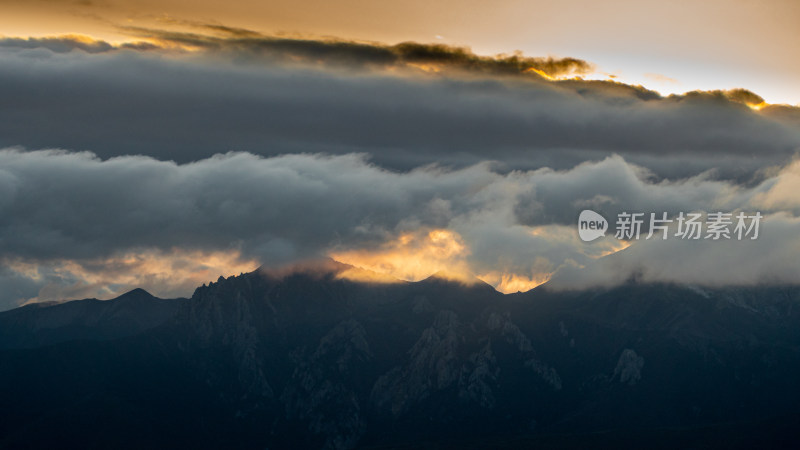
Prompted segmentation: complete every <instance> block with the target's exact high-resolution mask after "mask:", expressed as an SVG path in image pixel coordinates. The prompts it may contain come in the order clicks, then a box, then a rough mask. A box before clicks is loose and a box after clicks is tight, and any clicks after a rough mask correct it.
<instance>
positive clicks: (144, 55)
mask: <svg viewBox="0 0 800 450" xmlns="http://www.w3.org/2000/svg"><path fill="white" fill-rule="evenodd" d="M259 39H261V38H259ZM17 41H22V40H17ZM17 41H14V40H5V41H4V44H3V45H0V47H2V48H0V59H1V60H2V64H0V98H3V102H2V104H1V105H0V146H5V147H8V146H23V147H26V148H54V147H58V148H67V149H70V150H90V151H92V152H95V153H96V154H98V155H99V156H100V157H102V158H109V157H113V156H119V155H125V154H144V155H148V156H153V157H155V158H158V159H162V160H175V161H178V162H188V161H194V160H198V159H202V158H206V157H209V156H211V155H213V154H216V153H219V152H224V151H231V150H233V151H248V152H251V153H254V154H260V155H265V156H269V155H278V154H284V153H296V152H325V153H333V154H342V153H351V152H364V153H368V154H370V155H371V157H372V161H374V162H375V163H377V164H380V165H382V166H384V167H388V168H392V169H396V170H408V169H411V168H414V167H418V166H420V165H423V164H428V163H438V164H444V165H450V166H453V167H465V166H468V165H471V164H475V163H478V162H480V161H485V160H494V161H498V162H499V164H498V166H497V168H498V170H513V169H530V168H536V167H543V166H549V167H553V168H557V169H563V168H568V167H571V166H573V165H575V164H577V163H579V162H581V161H584V160H587V159H592V160H599V159H602V158H603V157H605V156H608V155H610V154H612V153H618V154H621V155H623V156H625V158H626V159H627V160H629V161H632V162H636V163H637V164H640V165H643V166H645V167H647V168H649V169H650V170H651V171H652V172H653V173H654V174H655V175H656V176H661V177H673V178H674V177H685V176H689V175H693V174H697V173H700V172H703V171H706V170H709V169H714V170H715V171H716V176H719V177H722V178H729V179H737V180H739V181H745V180H749V179H750V178H751V177H752V176H753V174H754V173H756V172H757V171H758V170H759V169H762V168H764V167H769V166H772V165H776V164H782V163H785V162H786V161H787V160H788V159H789V158H791V156H792V155H793V154H794V153H795V152H796V150H797V149H798V148H800V121H799V120H798V115H797V114H796V112H795V110H796V108H791V107H775V108H774V111H771V112H769V113H765V112H764V111H762V112H761V113H756V112H754V111H751V110H750V109H749V108H748V107H747V106H745V105H744V104H743V103H741V102H743V101H750V100H753V97H752V96H751V95H750V94H746V93H744V94H742V93H733V94H727V93H722V92H717V93H692V94H689V95H685V96H678V97H668V98H661V97H660V96H658V95H657V94H654V93H651V92H649V91H644V90H642V89H639V88H634V87H630V86H625V85H620V84H615V83H610V82H589V81H560V82H551V81H547V80H544V79H541V78H540V77H537V76H526V77H518V76H504V75H502V74H498V73H497V71H494V72H492V71H483V70H477V71H474V70H473V71H472V72H469V71H467V72H468V73H467V74H466V75H465V74H464V73H461V72H457V71H456V72H449V71H446V72H445V73H444V74H434V75H432V74H422V73H410V72H408V71H400V72H396V71H388V70H383V69H381V68H380V67H378V68H377V69H376V68H371V69H366V68H365V66H364V65H363V64H362V65H356V67H355V68H352V67H351V68H347V67H350V66H347V64H345V65H344V66H345V67H344V68H342V67H334V66H335V65H334V64H323V65H321V66H320V65H309V64H305V63H303V64H290V63H287V62H286V60H287V54H288V55H292V53H291V52H289V50H287V49H286V48H284V47H288V48H294V47H298V46H301V47H302V46H303V45H306V46H309V45H312V44H313V48H314V51H321V50H320V49H325V50H326V51H327V52H328V53H326V54H325V55H326V56H324V58H322V59H323V61H327V59H325V58H329V59H331V60H333V61H340V62H341V60H340V59H337V56H336V55H337V53H336V52H335V51H333V50H332V49H331V48H329V47H330V46H334V47H335V45H334V44H325V43H319V42H316V43H314V42H310V41H299V43H298V42H295V43H294V44H293V45H294V47H292V46H291V45H288V44H287V43H286V42H284V41H281V46H280V49H281V52H283V53H280V55H281V58H278V59H275V58H272V57H271V56H270V55H263V54H260V53H259V54H256V55H254V54H253V52H252V51H249V50H248V51H244V50H241V49H239V47H236V46H233V45H232V44H230V40H223V41H221V42H223V43H227V44H229V47H232V48H229V47H224V49H223V50H224V51H222V50H218V49H217V50H213V51H212V50H208V51H207V52H205V53H200V54H196V53H194V54H183V55H176V54H172V53H168V52H166V53H165V52H163V51H156V52H153V51H141V50H132V49H122V50H120V49H114V51H105V52H100V53H95V54H88V53H86V52H85V51H81V50H80V49H81V48H83V47H87V46H89V48H88V50H87V49H84V50H87V51H93V50H92V49H94V48H98V46H99V47H103V46H102V44H87V43H82V44H80V45H78V44H76V45H75V48H76V49H78V50H75V51H71V52H67V53H55V52H54V51H53V50H55V51H63V50H64V48H65V47H64V46H68V44H69V39H62V40H59V41H48V42H47V43H39V44H36V43H35V42H34V43H31V42H29V41H26V42H24V43H20V42H17ZM236 42H238V41H236ZM258 42H261V41H258ZM290 43H291V42H290ZM23 44H24V45H23ZM45 44H46V45H45ZM242 45H243V44H242ZM276 45H277V44H276ZM326 45H327V47H326ZM81 46H83V47H81ZM240 46H241V45H240ZM30 47H35V48H30ZM364 47H365V48H366V49H367V50H368V49H369V48H371V47H369V46H364ZM248 48H249V47H248ZM381 48H383V47H381ZM361 50H362V51H366V50H365V49H361ZM348 51H349V50H348ZM287 52H288V53H287ZM300 53H302V54H303V55H306V56H308V55H309V54H312V53H310V51H309V50H307V49H304V50H302V52H300ZM350 53H352V52H350ZM350 53H348V54H350ZM441 58H442V57H441V56H440V59H441ZM465 58H466V57H465ZM289 59H290V58H289ZM445 59H446V58H445ZM344 60H345V61H346V58H345V59H344ZM748 99H750V100H748ZM756 99H757V97H756Z"/></svg>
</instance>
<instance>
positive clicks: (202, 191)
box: [0, 0, 800, 310]
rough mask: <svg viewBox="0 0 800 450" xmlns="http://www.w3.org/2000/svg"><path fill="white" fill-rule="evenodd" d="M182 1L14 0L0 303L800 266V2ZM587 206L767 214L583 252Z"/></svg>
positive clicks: (6, 47) (500, 284)
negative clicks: (348, 279) (253, 287)
mask: <svg viewBox="0 0 800 450" xmlns="http://www.w3.org/2000/svg"><path fill="white" fill-rule="evenodd" d="M188 5H189V4H188V3H185V2H174V1H173V2H169V1H168V2H147V1H145V2H135V3H132V2H116V1H93V0H91V1H61V0H49V1H42V2H37V1H28V2H16V1H8V0H0V8H2V11H3V14H0V30H1V31H2V37H0V99H2V102H0V286H2V287H3V289H2V290H1V291H2V293H1V294H0V310H3V309H9V308H12V307H15V306H19V305H22V304H26V303H30V302H39V301H54V300H64V299H75V298H87V297H96V298H104V299H106V298H112V297H114V296H116V295H119V294H121V293H123V292H126V291H127V290H130V289H133V288H136V287H142V288H145V289H147V290H149V291H151V292H152V293H154V294H155V295H159V296H162V297H172V296H188V295H191V293H192V291H193V289H194V288H195V287H197V286H198V285H201V284H203V283H206V282H209V281H213V280H216V278H217V277H218V276H230V275H236V274H239V273H242V272H247V271H251V270H254V269H255V268H257V267H259V266H266V267H272V266H275V267H278V266H282V265H291V264H295V263H298V262H300V261H308V260H315V259H319V258H333V259H335V260H338V261H341V262H345V263H348V264H352V265H354V266H356V267H359V268H362V269H368V270H370V271H374V272H377V273H379V274H382V275H385V277H382V278H381V280H382V281H383V282H385V281H386V280H389V279H401V280H419V279H423V278H425V277H427V276H430V275H431V274H433V273H436V272H440V271H447V272H448V273H451V274H456V276H458V277H460V279H463V280H468V279H472V277H477V279H480V280H483V281H485V282H488V283H490V284H492V285H493V286H495V287H496V288H497V289H498V290H500V291H502V292H516V291H518V290H521V291H525V290H528V289H531V288H533V287H535V286H538V285H541V284H542V283H545V282H547V286H548V287H552V288H553V289H582V288H589V287H604V286H612V285H615V284H619V283H623V282H625V281H626V280H630V279H637V280H643V281H647V282H671V283H673V282H674V283H686V284H691V285H698V286H710V287H718V286H730V285H754V284H763V283H772V284H781V283H795V282H796V280H798V279H800V278H798V275H800V262H799V261H800V258H798V257H797V256H798V252H800V233H798V232H799V231H800V218H798V217H799V215H800V197H798V196H797V195H796V194H795V193H796V192H798V189H800V163H798V160H797V152H798V149H800V108H798V107H796V106H791V105H792V104H797V103H800V95H798V94H800V90H798V87H797V83H795V82H794V81H793V76H792V74H793V73H796V72H797V70H798V69H800V67H798V65H799V64H800V61H798V60H797V58H793V57H792V53H791V52H792V49H794V48H796V44H798V42H797V38H798V35H797V32H796V30H795V27H793V26H792V25H793V24H794V23H795V20H794V18H796V17H798V9H797V6H795V5H794V4H793V3H792V2H772V3H764V2H760V3H756V2H749V1H739V2H724V3H722V2H705V3H703V4H702V5H697V4H695V3H690V2H670V3H669V4H668V5H667V4H666V3H649V2H606V3H602V4H599V3H597V4H595V3H581V2H573V3H570V4H569V5H566V6H564V5H556V4H554V3H552V2H548V3H537V2H499V3H494V4H492V5H491V6H489V5H488V4H486V3H485V2H459V3H450V2H436V3H433V2H396V1H395V2H339V3H336V4H333V3H330V2H252V3H248V2H240V1H236V2H227V3H225V4H220V3H217V2H203V1H201V2H192V3H191V6H188ZM583 209H592V210H595V211H598V212H600V213H602V214H603V215H604V216H605V217H607V218H608V219H609V221H610V222H612V228H613V222H614V219H615V218H616V217H617V216H618V215H619V214H620V213H622V212H626V211H640V212H644V213H650V212H653V213H656V212H658V213H660V212H664V213H667V214H668V215H669V217H671V218H675V217H677V216H678V215H679V214H680V213H682V212H685V213H689V212H697V213H699V214H702V215H703V217H706V218H707V214H708V213H713V212H726V213H731V214H736V213H739V212H743V213H747V214H753V213H755V212H759V213H761V214H763V216H764V220H763V223H762V224H761V229H760V236H759V238H758V239H757V240H750V239H745V240H743V241H741V240H737V239H725V240H711V239H703V240H700V241H686V240H680V239H668V240H660V239H650V240H637V241H630V240H624V239H623V240H620V239H616V238H615V237H614V236H613V233H609V234H608V235H606V236H604V237H602V238H601V239H598V240H597V241H594V242H589V243H587V242H583V241H581V240H580V239H579V236H578V233H577V223H576V220H577V218H578V214H579V213H580V211H581V210H583ZM670 226H671V227H672V228H671V229H670V232H671V233H672V234H673V235H674V233H675V232H676V231H677V230H676V229H675V227H677V223H676V222H673V223H672V224H671V225H670ZM364 273H365V272H359V274H361V275H363V274H364ZM373 281H374V280H373Z"/></svg>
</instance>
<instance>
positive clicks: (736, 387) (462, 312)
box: [0, 262, 800, 448]
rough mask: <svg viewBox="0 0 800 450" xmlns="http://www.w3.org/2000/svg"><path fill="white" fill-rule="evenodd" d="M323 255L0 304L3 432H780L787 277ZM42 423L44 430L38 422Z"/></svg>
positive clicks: (688, 440) (507, 442)
mask: <svg viewBox="0 0 800 450" xmlns="http://www.w3.org/2000/svg"><path fill="white" fill-rule="evenodd" d="M348 269H351V268H350V267H349V266H346V265H343V264H340V263H334V262H327V263H324V264H320V265H316V266H305V267H304V268H302V269H300V270H295V271H289V272H283V273H277V272H266V271H256V272H252V273H247V274H243V275H241V276H236V277H230V278H227V279H224V278H220V279H219V280H218V281H217V282H215V283H211V284H210V285H208V286H202V287H199V288H197V289H196V291H195V292H194V295H193V296H192V297H191V298H190V299H173V300H163V299H157V298H155V297H152V296H150V295H149V294H147V293H146V292H144V291H141V290H137V291H133V292H130V293H128V294H125V295H123V296H121V297H119V298H117V299H114V300H110V301H105V302H101V301H96V300H80V301H73V302H68V303H61V304H47V305H29V306H25V307H21V308H18V309H15V310H11V311H7V312H4V313H1V314H0V348H2V350H0V391H2V392H0V410H1V411H3V414H2V416H3V417H2V420H1V421H0V447H2V448H27V447H30V448H33V447H46V446H72V447H82V448H108V447H114V448H142V447H150V446H159V447H164V446H170V445H175V446H177V445H181V446H195V447H201V448H206V447H207V448H219V447H225V448H289V447H292V448H298V447H309V448H355V447H363V448H370V447H379V448H395V447H402V448H429V447H430V446H432V445H434V443H436V444H435V445H438V446H439V447H450V446H452V447H469V446H472V447H492V448H518V447H519V446H533V445H539V446H543V447H545V448H548V447H556V446H557V447H558V448H585V447H586V446H587V445H589V443H591V445H593V446H598V445H608V446H617V447H618V446H621V445H638V446H642V445H645V444H646V445H647V447H649V448H675V447H691V448H705V447H719V446H723V447H727V448H737V447H740V448H746V447H749V446H752V445H756V444H758V445H759V446H767V447H773V448H778V447H780V446H788V445H789V444H790V443H791V442H793V439H796V438H798V433H797V432H796V431H793V430H795V429H796V428H793V427H794V426H795V425H796V424H797V423H798V421H800V415H798V411H797V407H796V405H797V404H798V401H800V389H798V388H797V383H796V380H797V377H798V375H800V310H798V308H797V306H798V302H800V289H798V288H797V287H789V286H773V287H750V288H737V289H734V288H728V289H717V290H708V289H701V288H698V287H693V286H681V285H663V284H637V283H633V282H632V283H628V284H626V285H623V286H619V287H616V288H612V289H602V290H601V289H594V290H587V291H576V292H560V293H559V292H553V291H549V290H548V289H547V287H546V285H545V286H542V287H540V288H537V289H535V290H533V291H529V292H526V293H519V294H508V295H503V294H500V293H498V292H497V291H495V290H494V289H493V288H492V287H491V286H488V285H486V284H485V283H482V282H480V281H477V280H476V281H475V282H474V283H463V282H457V281H453V280H451V279H448V278H445V277H440V276H433V277H431V278H428V279H425V280H423V281H420V282H416V283H411V282H397V283H380V284H377V283H361V282H354V281H350V280H348V279H345V278H342V276H341V274H342V273H343V272H344V271H346V270H348ZM44 430H46V432H44Z"/></svg>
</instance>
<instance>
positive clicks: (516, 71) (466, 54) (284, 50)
mask: <svg viewBox="0 0 800 450" xmlns="http://www.w3.org/2000/svg"><path fill="white" fill-rule="evenodd" d="M167 23H168V24H178V25H189V26H190V27H194V28H199V29H201V30H203V31H207V32H214V33H216V34H217V35H208V34H203V33H199V34H198V33H187V32H181V31H171V30H160V29H150V28H141V27H121V29H122V30H124V31H126V32H128V33H131V34H132V35H134V36H137V37H139V38H146V39H156V40H158V41H160V42H165V43H170V44H179V45H182V46H190V47H198V48H203V49H206V50H213V51H221V52H231V53H239V54H247V55H249V56H251V57H261V58H264V57H271V58H276V59H280V60H284V61H295V62H296V61H302V62H306V63H318V64H326V65H334V66H345V65H346V66H362V67H371V68H376V67H380V68H389V67H392V66H406V65H414V64H428V65H431V67H432V68H435V69H438V70H461V71H464V72H468V73H475V74H490V75H525V76H528V77H532V78H539V77H541V76H542V73H543V74H544V75H546V76H551V77H556V76H563V75H583V74H586V73H589V72H591V71H592V70H593V69H594V67H593V65H592V64H591V63H588V62H586V61H583V60H580V59H576V58H553V57H546V58H534V57H526V56H524V55H522V54H521V53H519V52H517V53H514V54H510V55H497V56H479V55H476V54H475V53H473V52H472V51H471V50H470V49H468V48H466V47H456V46H451V45H445V44H425V43H417V42H403V43H400V44H396V45H383V44H379V43H365V42H355V41H346V40H339V39H304V38H298V37H291V38H289V37H280V36H269V35H264V34H261V33H258V32H256V31H252V30H247V29H243V28H235V27H229V26H225V25H219V24H207V23H199V22H191V21H178V20H169V19H167ZM537 71H538V72H537Z"/></svg>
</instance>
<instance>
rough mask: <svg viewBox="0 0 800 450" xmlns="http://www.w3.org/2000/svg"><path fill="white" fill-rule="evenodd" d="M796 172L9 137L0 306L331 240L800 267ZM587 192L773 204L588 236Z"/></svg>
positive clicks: (380, 257)
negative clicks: (371, 157) (681, 170)
mask: <svg viewBox="0 0 800 450" xmlns="http://www.w3.org/2000/svg"><path fill="white" fill-rule="evenodd" d="M794 177H796V166H795V165H789V166H787V168H785V169H784V170H782V171H778V172H776V173H775V174H774V175H772V176H769V177H768V178H767V179H766V180H764V181H763V182H761V183H758V184H756V185H754V186H750V187H747V186H740V185H737V184H733V183H730V182H726V181H718V180H711V179H708V178H704V177H702V176H700V177H692V178H686V179H682V180H676V181H663V180H660V181H659V180H654V179H653V178H652V175H651V174H650V173H649V172H648V171H647V170H646V169H643V168H641V167H638V166H636V165H633V164H630V163H629V162H626V161H625V160H624V159H622V158H621V157H618V156H614V157H610V158H607V159H605V160H603V161H600V162H597V163H583V164H580V165H578V166H576V167H574V168H572V169H569V170H563V171H555V170H552V169H539V170H532V171H513V172H509V173H500V172H497V171H494V170H492V167H491V165H489V164H479V165H475V166H470V167H467V168H463V169H458V170H451V169H443V168H437V167H424V168H419V169H416V170H412V171H408V172H395V171H390V170H386V169H383V168H381V167H379V166H376V165H373V164H371V163H370V162H369V161H368V160H367V159H366V157H365V156H364V155H343V156H330V155H310V154H298V155H284V156H280V157H271V158H265V157H261V156H257V155H252V154H248V153H230V154H226V155H217V156H215V157H213V158H209V159H204V160H200V161H196V162H192V163H187V164H176V163H174V162H165V161H158V160H155V159H153V158H149V157H144V156H125V157H118V158H112V159H109V160H101V159H99V158H97V157H96V156H95V155H93V154H91V153H70V152H64V151H52V150H51V151H35V152H26V151H19V150H13V149H10V150H9V149H7V150H3V151H0V254H2V255H4V256H3V271H2V273H1V274H0V276H3V277H5V278H4V279H5V280H7V281H8V283H9V286H11V285H13V286H14V289H11V290H9V291H7V292H6V293H5V295H6V298H4V299H3V300H2V304H4V305H6V307H9V306H12V305H15V304H18V303H19V302H21V301H26V300H29V299H31V298H36V299H49V298H57V297H60V296H62V297H63V296H65V295H69V296H78V295H79V293H87V295H88V293H92V296H98V295H102V294H105V295H111V293H119V291H120V290H122V289H127V288H129V287H133V286H134V285H135V284H140V285H144V286H145V287H149V288H150V289H152V290H154V292H155V293H156V294H159V295H178V294H183V295H189V294H190V293H191V289H190V286H192V287H193V286H194V285H197V284H200V283H199V282H200V280H199V278H198V276H199V277H200V278H203V277H208V278H210V279H214V278H216V274H215V273H214V272H216V271H219V272H220V274H226V275H230V274H232V273H233V272H238V271H246V270H250V269H252V268H254V266H255V265H257V264H262V263H264V264H268V265H279V264H285V263H291V262H294V261H299V260H305V259H309V258H317V257H324V256H334V257H338V259H340V260H342V261H344V262H348V263H352V264H356V265H358V266H360V267H364V268H368V269H372V270H378V271H380V272H383V273H386V274H389V275H392V276H396V277H401V278H405V279H419V278H422V277H424V276H427V275H430V274H431V273H433V272H435V271H437V270H441V269H445V270H452V269H456V270H459V271H464V272H469V273H471V274H474V275H477V276H479V277H481V278H483V279H484V280H486V281H488V282H490V283H492V284H494V285H495V286H497V287H498V288H500V289H502V290H505V291H514V290H524V289H527V288H530V287H533V286H535V285H537V284H539V283H541V282H543V281H545V280H547V279H549V278H550V277H551V276H554V275H553V274H556V275H555V277H556V278H555V280H554V283H553V285H554V286H557V285H558V283H561V286H562V287H563V286H565V285H567V286H591V285H597V284H599V285H606V284H609V283H611V284H613V283H617V282H622V281H624V280H627V279H630V278H631V277H637V276H638V277H639V278H640V279H644V280H647V281H657V280H661V281H676V282H677V281H681V280H683V281H685V282H692V283H697V284H710V285H717V284H725V283H729V284H753V283H758V282H770V283H777V282H786V283H790V282H795V280H796V279H797V275H798V274H800V273H799V272H798V269H799V265H798V263H797V260H796V258H795V257H794V256H795V255H794V253H796V249H797V248H798V245H800V244H798V243H797V242H796V241H797V239H796V238H795V236H800V234H799V233H797V231H800V230H798V219H797V218H796V216H795V214H794V213H795V211H794V210H793V209H791V208H789V209H786V207H787V205H785V204H784V203H780V202H778V203H769V202H768V201H767V199H772V198H782V195H783V192H784V190H785V189H786V188H785V187H784V186H785V184H786V183H794V182H795V181H796V180H795V178H794ZM586 207H593V208H597V209H598V210H599V211H601V212H603V213H604V214H606V217H611V216H610V215H609V214H610V213H612V212H613V211H615V210H616V209H615V208H623V209H626V210H629V211H631V210H634V211H635V210H639V211H642V212H651V211H652V212H661V211H686V212H688V211H726V212H733V211H735V210H747V211H755V210H760V211H762V212H763V213H764V214H765V215H766V216H767V217H766V218H765V220H764V223H763V228H762V232H761V237H760V238H759V239H758V240H756V241H752V242H749V241H748V242H745V241H736V240H732V241H729V242H722V241H714V242H711V241H701V242H700V243H699V244H694V243H686V242H681V241H676V242H673V240H670V241H664V242H661V241H658V242H655V241H636V242H633V243H629V242H620V241H617V240H616V239H614V238H613V236H606V237H605V238H602V239H600V240H598V241H596V242H594V243H591V244H586V243H583V242H581V241H580V240H579V238H578V236H577V232H576V228H575V220H576V219H577V216H578V213H579V212H580V211H581V210H582V209H584V208H586ZM630 244H632V245H630ZM628 245H630V246H629V247H628V248H627V249H625V250H624V251H622V252H619V253H615V252H618V251H619V250H621V249H622V248H625V247H626V246H628ZM607 255H610V256H607ZM629 255H630V256H629ZM742 258H744V259H746V261H744V260H743V259H742ZM740 260H741V261H744V262H743V263H735V262H734V261H740ZM214 261H216V262H214ZM715 261H717V264H714V262H715ZM200 267H206V269H203V270H200V269H199V268H200ZM231 270H233V272H231ZM167 273H169V274H171V275H169V277H167V276H166V275H164V274H167ZM576 273H577V274H579V275H580V276H578V275H575V274H576ZM126 274H127V275H126ZM131 274H135V275H131ZM198 274H200V275H198ZM148 277H150V278H149V279H148ZM168 278H169V280H168ZM565 280H566V281H565ZM555 281H558V283H556V282H555Z"/></svg>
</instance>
